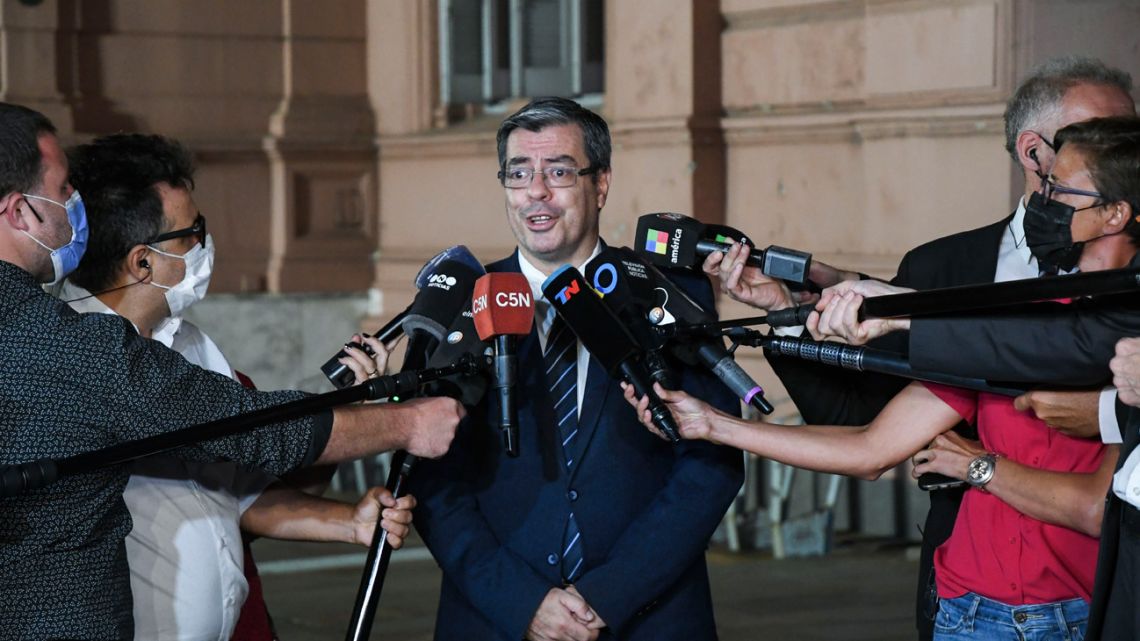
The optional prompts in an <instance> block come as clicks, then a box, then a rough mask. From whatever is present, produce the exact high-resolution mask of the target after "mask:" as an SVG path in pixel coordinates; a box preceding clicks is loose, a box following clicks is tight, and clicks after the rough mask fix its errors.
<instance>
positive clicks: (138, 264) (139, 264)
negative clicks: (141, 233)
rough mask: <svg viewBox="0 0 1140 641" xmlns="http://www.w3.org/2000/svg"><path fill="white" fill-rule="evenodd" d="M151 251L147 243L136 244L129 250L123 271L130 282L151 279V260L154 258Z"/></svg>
mask: <svg viewBox="0 0 1140 641" xmlns="http://www.w3.org/2000/svg"><path fill="white" fill-rule="evenodd" d="M151 253H152V252H151V251H150V249H149V248H148V247H147V246H146V245H135V246H134V247H132V248H131V251H129V252H127V257H126V259H125V261H126V262H125V263H124V264H123V271H124V272H126V275H127V277H128V278H129V279H130V282H132V283H141V282H146V281H148V280H150V276H151V269H152V265H151V264H150V261H151V260H152V259H153V258H154V257H153V256H152V255H151Z"/></svg>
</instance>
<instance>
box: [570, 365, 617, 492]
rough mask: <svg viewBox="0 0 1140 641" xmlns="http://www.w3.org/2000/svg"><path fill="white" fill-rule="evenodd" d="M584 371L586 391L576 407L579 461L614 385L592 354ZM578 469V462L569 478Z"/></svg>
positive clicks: (596, 429) (596, 428)
mask: <svg viewBox="0 0 1140 641" xmlns="http://www.w3.org/2000/svg"><path fill="white" fill-rule="evenodd" d="M586 371H587V374H586V392H585V394H583V395H582V406H581V407H580V408H578V438H580V439H582V445H581V450H580V451H579V453H578V460H579V461H584V460H585V458H586V453H587V450H589V448H590V442H591V441H593V439H594V434H595V433H596V432H597V431H598V420H599V419H600V418H601V416H602V408H603V407H604V406H605V404H606V401H607V400H609V399H608V396H609V393H610V391H611V389H612V388H613V386H614V380H613V379H611V378H610V376H609V374H607V373H606V370H604V369H602V365H601V363H599V362H598V359H596V358H594V357H593V356H590V365H589V367H588V368H586ZM580 469H582V465H581V464H580V463H579V464H577V465H575V466H574V469H573V470H572V471H571V474H570V476H571V478H573V476H574V474H576V473H577V472H578V470H580Z"/></svg>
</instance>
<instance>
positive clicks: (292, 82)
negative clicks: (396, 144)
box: [264, 0, 376, 292]
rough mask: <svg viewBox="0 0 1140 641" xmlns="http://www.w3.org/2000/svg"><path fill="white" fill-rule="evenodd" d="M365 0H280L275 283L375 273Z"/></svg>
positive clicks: (273, 174) (298, 284)
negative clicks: (279, 92) (281, 82)
mask: <svg viewBox="0 0 1140 641" xmlns="http://www.w3.org/2000/svg"><path fill="white" fill-rule="evenodd" d="M365 13H366V9H365V3H364V0H337V1H336V2H304V1H295V0H282V40H281V47H282V66H283V91H282V94H283V95H282V98H281V102H280V104H279V105H278V107H277V110H276V112H275V113H274V114H273V116H272V117H271V118H270V121H269V133H268V135H267V136H266V137H265V139H264V148H265V152H266V154H267V155H268V158H269V172H270V211H271V222H270V258H269V265H268V270H267V285H268V289H269V291H271V292H287V291H352V290H357V291H359V290H362V289H365V288H366V287H368V285H369V284H370V283H371V281H372V266H371V262H370V261H371V257H372V255H373V251H374V247H375V236H376V216H375V213H374V212H375V210H376V204H375V192H376V189H375V185H376V153H375V142H374V140H373V136H374V116H373V113H372V109H371V106H370V104H369V100H368V93H367V86H368V81H367V78H366V72H365V69H366V64H365V60H366V55H365V53H366V52H365V50H366V46H365V26H364V25H365Z"/></svg>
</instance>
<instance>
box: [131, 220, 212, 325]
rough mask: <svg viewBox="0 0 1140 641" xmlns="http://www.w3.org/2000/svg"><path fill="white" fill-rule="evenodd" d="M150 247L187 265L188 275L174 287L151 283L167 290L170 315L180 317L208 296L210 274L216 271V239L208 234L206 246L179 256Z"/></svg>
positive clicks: (197, 245)
mask: <svg viewBox="0 0 1140 641" xmlns="http://www.w3.org/2000/svg"><path fill="white" fill-rule="evenodd" d="M147 247H150V249H151V251H153V252H155V253H158V254H162V255H163V256H169V257H170V258H177V259H179V260H181V261H185V263H186V275H185V276H183V277H182V280H180V281H178V282H177V283H175V284H174V285H160V284H159V283H156V282H154V281H153V280H152V281H151V284H152V285H154V286H155V287H159V288H161V289H165V290H166V293H165V297H166V306H167V307H169V308H170V315H171V316H173V317H178V316H181V315H182V312H185V311H186V310H187V309H189V308H190V306H191V305H193V304H194V303H197V302H198V301H200V300H202V298H203V297H204V296H205V295H206V290H207V289H208V288H209V287H210V274H211V273H213V270H214V238H213V237H212V236H210V234H206V244H205V245H201V244H196V245H194V249H191V250H190V251H188V252H186V254H185V255H183V256H179V255H178V254H170V253H167V252H164V251H162V250H161V249H155V248H154V247H152V246H150V245H147Z"/></svg>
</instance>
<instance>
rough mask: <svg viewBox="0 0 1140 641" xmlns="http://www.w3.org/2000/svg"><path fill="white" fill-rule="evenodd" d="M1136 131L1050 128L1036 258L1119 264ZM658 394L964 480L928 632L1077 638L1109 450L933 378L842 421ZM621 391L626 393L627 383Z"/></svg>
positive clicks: (1135, 192) (1132, 190)
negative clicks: (1051, 238)
mask: <svg viewBox="0 0 1140 641" xmlns="http://www.w3.org/2000/svg"><path fill="white" fill-rule="evenodd" d="M1138 136H1140V122H1138V121H1137V119H1136V118H1135V117H1124V118H1106V119H1097V120H1092V121H1089V122H1085V123H1079V124H1076V125H1071V126H1069V127H1066V128H1065V129H1062V130H1061V131H1059V132H1058V133H1057V135H1056V140H1055V143H1054V144H1055V145H1056V147H1057V157H1056V160H1055V162H1054V163H1053V167H1052V173H1051V175H1049V176H1047V177H1046V178H1045V180H1044V181H1043V182H1042V185H1041V189H1040V191H1039V192H1036V193H1034V194H1033V195H1032V196H1031V198H1030V199H1029V202H1028V204H1027V212H1026V227H1027V228H1034V226H1036V225H1042V226H1048V225H1050V224H1053V225H1059V227H1057V229H1056V231H1057V235H1060V234H1061V232H1062V231H1063V232H1065V235H1067V237H1068V239H1069V240H1068V242H1067V243H1059V244H1058V243H1043V242H1042V243H1040V244H1035V245H1034V252H1035V255H1038V256H1045V255H1046V254H1048V255H1050V256H1055V255H1056V251H1054V249H1053V248H1056V247H1057V246H1059V245H1060V246H1062V247H1061V248H1062V249H1068V251H1069V254H1070V256H1071V260H1072V262H1073V265H1072V266H1073V267H1077V268H1079V269H1080V270H1081V271H1084V272H1088V271H1097V270H1103V269H1113V268H1119V267H1124V266H1126V265H1128V264H1129V263H1130V261H1131V260H1132V259H1133V257H1134V255H1135V254H1136V242H1137V239H1138V238H1140V222H1137V220H1136V217H1137V212H1136V210H1135V207H1136V206H1137V204H1140V174H1137V173H1136V172H1135V171H1134V170H1133V171H1131V172H1129V171H1121V170H1120V168H1122V167H1124V168H1129V167H1130V168H1135V167H1137V166H1140V146H1138V145H1137V144H1135V141H1136V140H1137V137H1138ZM1059 221H1060V222H1059ZM1030 242H1031V243H1035V241H1034V240H1033V239H1031V240H1030ZM1080 243H1083V245H1080ZM1074 247H1075V248H1074ZM1047 250H1048V251H1047ZM825 300H830V301H834V302H833V304H835V303H838V302H840V301H847V302H850V300H851V297H850V296H848V297H844V296H828V295H827V294H826V293H825ZM824 315H825V316H826V315H827V310H826V308H825V310H824ZM659 393H660V394H661V397H662V398H663V399H664V400H665V401H666V402H667V403H668V404H669V406H670V409H671V411H672V412H673V414H674V416H675V417H676V419H677V423H678V425H679V426H680V429H681V432H682V435H683V436H684V437H685V438H693V439H704V440H708V441H711V442H715V443H723V444H728V445H733V446H737V447H741V448H743V449H746V450H748V451H751V452H754V453H756V454H759V455H761V456H765V457H769V458H773V459H775V460H779V461H781V462H784V463H788V464H791V465H796V466H800V467H805V468H809V469H814V470H819V471H825V472H833V473H843V474H849V475H855V476H861V477H865V478H875V477H877V476H878V475H879V474H881V473H882V472H883V471H885V470H887V469H890V468H891V467H893V466H895V465H897V464H898V463H900V462H902V461H904V460H906V458H907V457H911V456H913V460H914V462H915V464H916V467H915V473H916V474H920V473H923V472H927V471H934V472H939V473H942V474H946V475H949V476H952V477H954V478H957V479H962V480H965V481H966V482H967V483H969V484H970V486H971V488H970V489H969V490H967V491H966V493H965V496H964V499H963V502H962V507H961V510H960V511H959V514H958V518H957V521H956V523H955V527H954V531H953V534H952V535H951V536H950V539H949V540H948V541H947V542H946V543H945V544H943V545H942V546H941V547H939V548H938V550H937V552H936V554H935V569H936V576H937V588H938V593H939V596H940V597H941V599H942V600H941V604H940V608H939V611H938V615H937V618H936V621H935V629H934V635H935V638H936V639H956V638H1010V639H1016V638H1021V637H1019V635H1029V634H1036V633H1042V634H1045V636H1042V637H1040V638H1057V639H1064V638H1069V635H1070V634H1072V633H1079V634H1083V632H1084V629H1085V627H1086V625H1087V619H1088V611H1089V608H1088V602H1089V600H1090V597H1091V595H1092V591H1093V577H1094V570H1095V567H1096V554H1097V545H1098V541H1097V537H1098V536H1099V535H1100V532H1101V517H1102V512H1103V508H1104V501H1103V497H1104V495H1105V492H1106V491H1107V489H1108V488H1109V484H1110V482H1111V477H1112V471H1113V469H1114V466H1115V462H1116V458H1117V457H1116V449H1115V448H1113V447H1106V446H1104V445H1102V444H1101V443H1099V442H1098V441H1094V440H1087V439H1079V438H1072V437H1069V436H1066V435H1063V434H1059V433H1058V432H1056V431H1053V430H1051V429H1049V428H1048V427H1046V426H1045V424H1044V423H1043V422H1042V421H1041V420H1039V419H1037V418H1035V417H1032V416H1031V415H1029V414H1027V413H1022V412H1018V411H1017V410H1015V409H1014V407H1013V403H1012V400H1011V399H1009V398H1007V397H1001V396H996V395H993V394H989V393H975V392H967V391H963V390H959V389H954V388H948V387H943V386H938V385H929V384H921V383H911V384H910V385H909V386H907V387H906V388H905V389H904V390H903V391H902V392H901V393H900V394H899V395H898V396H896V397H895V398H894V399H892V400H891V401H890V403H888V404H887V406H886V407H885V408H884V410H883V411H882V412H881V413H879V415H878V416H876V417H875V418H874V419H873V420H872V421H871V422H870V423H869V424H867V425H864V426H862V427H857V428H847V429H845V428H842V427H835V426H827V427H824V426H813V425H809V426H804V427H785V426H779V425H770V424H766V423H748V422H745V421H742V420H740V419H737V418H735V417H730V416H725V415H723V414H722V413H720V412H718V411H716V410H714V409H712V408H710V407H709V406H708V405H707V404H705V403H704V402H703V401H700V400H698V399H696V398H693V397H692V396H689V395H687V394H685V393H684V392H669V391H666V390H659ZM626 396H627V399H628V400H629V401H630V402H631V403H637V401H636V400H635V399H634V395H633V392H632V390H628V389H627V391H626ZM644 404H645V403H644V400H642V401H641V402H640V404H639V409H641V408H643V407H644ZM647 419H648V417H646V416H644V413H643V422H644V423H646V424H647V425H648V424H649V423H648V420H647ZM961 419H966V420H968V421H969V422H971V423H973V424H975V425H976V426H977V428H978V430H979V433H980V436H981V440H980V442H978V441H972V440H968V439H964V438H962V437H960V436H957V435H954V434H952V433H948V432H946V431H947V430H948V429H949V428H950V427H952V426H953V425H954V424H956V423H957V422H958V421H959V420H961ZM932 441H933V442H932ZM999 560H1000V561H999ZM1050 631H1052V632H1050ZM1050 634H1054V635H1055V636H1049V635H1050Z"/></svg>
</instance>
